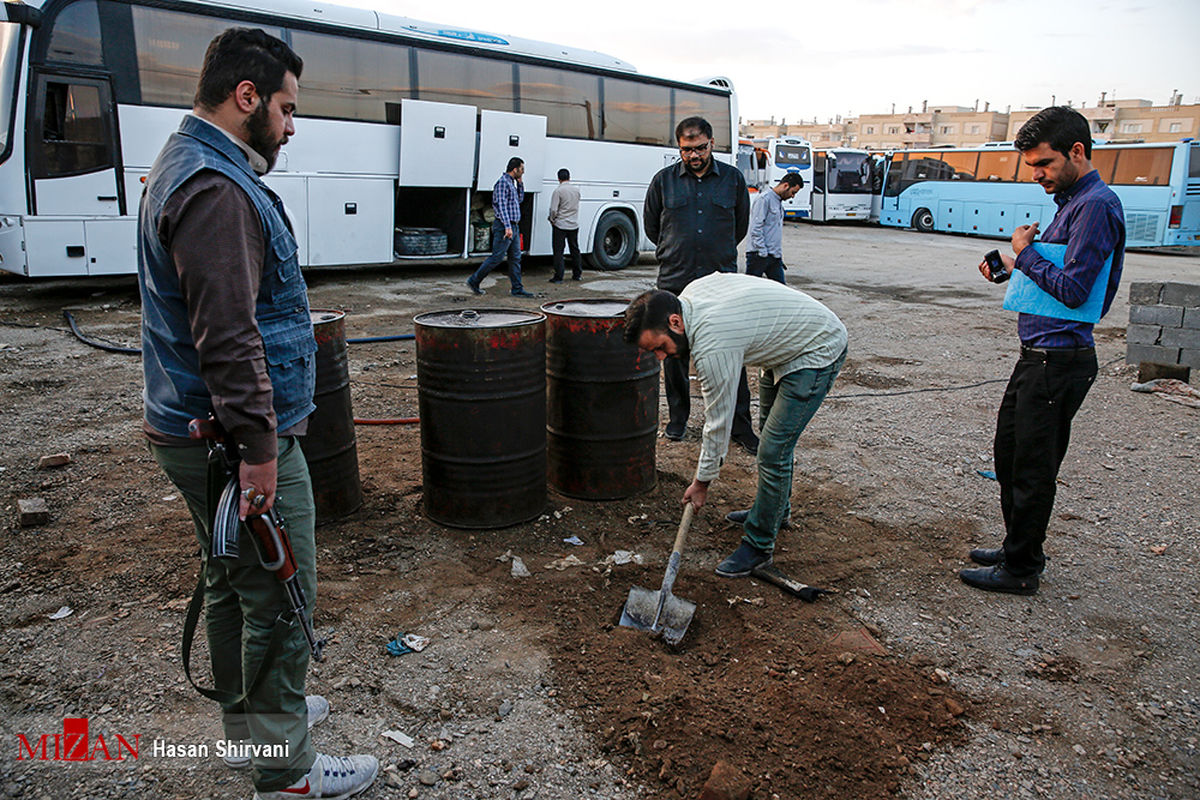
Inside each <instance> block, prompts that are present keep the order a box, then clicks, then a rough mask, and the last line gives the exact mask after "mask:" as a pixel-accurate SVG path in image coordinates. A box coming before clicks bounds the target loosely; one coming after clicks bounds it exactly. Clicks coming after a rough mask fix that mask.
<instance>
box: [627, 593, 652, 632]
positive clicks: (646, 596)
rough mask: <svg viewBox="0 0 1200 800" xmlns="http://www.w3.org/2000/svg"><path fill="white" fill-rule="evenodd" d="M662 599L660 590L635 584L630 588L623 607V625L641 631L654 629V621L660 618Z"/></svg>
mask: <svg viewBox="0 0 1200 800" xmlns="http://www.w3.org/2000/svg"><path fill="white" fill-rule="evenodd" d="M660 599H661V593H660V592H656V591H653V590H651V589H646V588H645V587H642V586H634V587H633V588H632V589H630V590H629V598H628V599H627V600H626V601H625V607H624V608H622V609H621V623H620V624H621V626H622V627H624V628H634V629H635V630H639V631H653V630H654V621H655V619H657V618H658V603H659V600H660Z"/></svg>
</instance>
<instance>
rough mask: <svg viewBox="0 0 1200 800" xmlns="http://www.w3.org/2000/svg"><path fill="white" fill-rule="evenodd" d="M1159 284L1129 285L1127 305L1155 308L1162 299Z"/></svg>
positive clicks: (1161, 286)
mask: <svg viewBox="0 0 1200 800" xmlns="http://www.w3.org/2000/svg"><path fill="white" fill-rule="evenodd" d="M1162 288H1163V285H1162V284H1161V283H1131V284H1129V303H1130V305H1135V306H1156V305H1158V301H1159V299H1160V298H1161V297H1162Z"/></svg>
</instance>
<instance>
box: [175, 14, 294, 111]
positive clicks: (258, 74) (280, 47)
mask: <svg viewBox="0 0 1200 800" xmlns="http://www.w3.org/2000/svg"><path fill="white" fill-rule="evenodd" d="M303 69H304V62H303V61H302V60H301V59H300V56H298V55H296V53H295V51H293V50H292V48H290V47H288V46H287V45H286V44H284V43H283V42H281V41H280V40H279V39H276V38H275V37H274V36H272V35H271V34H269V33H267V32H266V31H264V30H262V29H260V28H230V29H228V30H226V31H225V32H224V33H220V34H218V35H217V37H216V38H215V39H213V40H212V41H211V42H209V43H208V50H206V51H205V53H204V66H202V67H201V68H200V83H199V84H198V85H197V86H196V97H195V100H194V101H193V102H194V104H195V105H197V106H199V107H200V108H204V109H208V110H209V111H211V110H213V109H215V108H216V107H217V106H219V105H221V103H224V102H225V101H226V100H227V99H228V98H229V95H231V94H232V93H233V90H234V89H236V88H237V85H238V84H239V83H241V82H242V81H250V82H251V83H253V84H254V88H255V89H256V90H258V96H259V97H261V98H262V99H263V100H264V101H265V100H270V99H271V95H273V94H275V93H276V92H277V91H279V88H280V87H281V86H283V76H284V75H285V74H286V73H288V72H290V73H292V74H293V75H295V76H296V78H297V79H299V77H300V72H301V71H302V70H303Z"/></svg>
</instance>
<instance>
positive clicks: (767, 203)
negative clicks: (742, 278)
mask: <svg viewBox="0 0 1200 800" xmlns="http://www.w3.org/2000/svg"><path fill="white" fill-rule="evenodd" d="M803 188H804V178H802V177H800V175H799V174H798V173H795V172H789V173H787V174H786V175H784V176H783V177H782V178H780V179H779V183H777V184H775V186H773V187H771V188H770V189H764V190H763V191H761V192H759V193H758V197H756V198H755V199H754V206H753V208H751V209H750V247H749V249H747V250H746V274H747V275H754V276H756V277H760V278H761V277H764V276H765V277H767V278H770V279H771V280H773V281H779V282H780V283H787V278H785V277H784V276H783V271H784V270H785V269H787V267H785V266H784V264H783V202H784V201H785V200H791V199H792V198H793V197H795V196H796V193H797V192H799V191H800V190H801V189H803Z"/></svg>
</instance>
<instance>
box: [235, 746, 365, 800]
mask: <svg viewBox="0 0 1200 800" xmlns="http://www.w3.org/2000/svg"><path fill="white" fill-rule="evenodd" d="M378 772H379V759H377V758H375V756H365V755H358V756H327V755H324V754H322V753H317V760H316V761H314V762H313V765H312V768H311V769H309V771H308V774H307V775H305V776H304V777H302V778H301V779H300V780H298V781H296V782H295V783H293V784H292V785H291V786H289V787H287V788H286V789H279V790H278V791H274V792H255V793H254V800H294V799H295V798H298V797H309V798H320V800H342V798H345V797H350V796H352V795H356V794H358V793H359V792H361V791H362V790H363V789H366V788H367V787H368V786H370V785H371V784H372V783H374V782H375V775H376V774H378Z"/></svg>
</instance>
